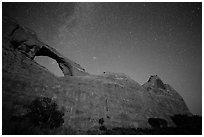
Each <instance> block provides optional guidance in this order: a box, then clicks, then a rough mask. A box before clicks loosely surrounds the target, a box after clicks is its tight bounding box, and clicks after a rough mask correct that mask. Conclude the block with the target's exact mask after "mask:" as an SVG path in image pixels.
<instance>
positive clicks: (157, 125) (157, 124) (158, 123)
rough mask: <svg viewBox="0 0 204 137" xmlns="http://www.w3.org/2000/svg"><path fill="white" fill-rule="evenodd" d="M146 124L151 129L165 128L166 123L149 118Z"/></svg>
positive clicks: (159, 119)
mask: <svg viewBox="0 0 204 137" xmlns="http://www.w3.org/2000/svg"><path fill="white" fill-rule="evenodd" d="M148 123H149V124H150V125H151V126H152V128H166V127H167V122H166V120H164V119H161V118H149V119H148Z"/></svg>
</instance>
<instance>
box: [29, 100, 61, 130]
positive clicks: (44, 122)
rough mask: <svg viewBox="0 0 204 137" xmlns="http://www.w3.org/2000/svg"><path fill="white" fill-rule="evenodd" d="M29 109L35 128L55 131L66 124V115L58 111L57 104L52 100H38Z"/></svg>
mask: <svg viewBox="0 0 204 137" xmlns="http://www.w3.org/2000/svg"><path fill="white" fill-rule="evenodd" d="M28 107H29V109H30V112H29V113H28V117H29V119H30V121H31V122H32V123H33V124H34V125H35V126H39V127H40V128H51V129H54V128H57V127H59V126H61V125H62V124H63V123H64V119H63V115H64V113H63V112H61V111H59V110H57V104H56V103H55V102H53V101H52V100H51V99H50V98H47V97H43V98H37V99H35V100H34V101H32V102H31V104H30V105H29V106H28Z"/></svg>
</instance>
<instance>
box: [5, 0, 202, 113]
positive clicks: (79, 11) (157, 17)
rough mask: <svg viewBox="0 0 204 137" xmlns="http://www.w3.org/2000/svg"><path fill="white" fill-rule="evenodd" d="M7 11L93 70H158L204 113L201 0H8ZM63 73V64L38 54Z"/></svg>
mask: <svg viewBox="0 0 204 137" xmlns="http://www.w3.org/2000/svg"><path fill="white" fill-rule="evenodd" d="M2 5H3V7H2V8H3V14H7V15H9V16H11V17H13V18H15V19H16V20H17V21H18V22H19V23H20V24H21V25H23V26H26V27H28V28H30V29H32V30H34V31H35V32H36V33H37V35H38V37H39V38H40V39H41V40H42V41H43V42H45V43H47V44H48V45H50V46H52V47H54V48H55V49H57V50H58V51H59V52H61V53H62V54H63V55H64V56H66V57H68V58H69V59H71V60H73V61H75V62H77V63H79V64H80V65H81V66H82V67H83V68H85V69H86V71H87V72H89V73H91V74H101V73H103V72H104V71H111V72H122V73H125V74H127V75H128V76H130V77H131V78H132V79H134V80H135V81H137V82H138V83H140V84H144V83H145V82H147V80H148V79H149V77H150V75H158V76H159V77H160V78H161V79H162V81H163V82H164V83H168V84H170V85H171V86H172V87H173V88H174V89H176V90H177V91H178V92H179V93H180V94H181V96H182V97H183V98H184V100H185V101H186V103H187V105H188V107H189V108H190V110H191V111H192V112H193V113H194V114H199V115H201V114H202V107H201V106H202V4H201V3H184V2H183V3H137V2H135V3H3V4H2ZM35 60H36V61H38V62H39V63H40V64H42V65H44V66H46V67H47V68H48V69H49V70H50V71H51V72H53V73H54V74H56V75H58V76H62V75H63V74H62V72H61V70H60V69H59V68H58V65H57V63H56V62H55V61H54V60H51V59H49V58H47V57H37V58H36V59H35Z"/></svg>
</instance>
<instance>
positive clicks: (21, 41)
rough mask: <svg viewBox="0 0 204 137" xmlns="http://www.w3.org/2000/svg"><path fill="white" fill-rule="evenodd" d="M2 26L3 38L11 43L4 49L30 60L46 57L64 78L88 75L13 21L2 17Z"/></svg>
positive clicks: (31, 32)
mask: <svg viewBox="0 0 204 137" xmlns="http://www.w3.org/2000/svg"><path fill="white" fill-rule="evenodd" d="M3 25H4V28H3V32H6V33H4V35H3V37H4V38H6V39H9V41H10V42H11V44H10V47H6V48H13V49H15V50H18V51H20V52H21V53H23V54H25V55H26V56H27V57H28V58H30V59H32V60H33V59H34V58H35V57H36V56H48V57H50V58H52V59H54V60H56V61H57V63H58V65H59V68H60V69H61V70H62V72H63V74H64V76H83V75H88V73H87V72H85V69H84V68H82V67H81V66H80V65H79V64H77V63H75V62H73V61H72V60H69V59H68V58H66V57H64V56H63V55H61V54H60V53H59V52H58V51H57V50H56V49H54V48H52V47H50V46H48V45H46V44H45V43H43V42H42V41H41V40H39V39H38V37H37V35H36V34H35V33H34V32H33V31H32V30H29V29H27V28H25V27H22V26H20V25H19V24H18V23H17V22H16V21H15V20H14V19H12V18H10V17H7V16H3Z"/></svg>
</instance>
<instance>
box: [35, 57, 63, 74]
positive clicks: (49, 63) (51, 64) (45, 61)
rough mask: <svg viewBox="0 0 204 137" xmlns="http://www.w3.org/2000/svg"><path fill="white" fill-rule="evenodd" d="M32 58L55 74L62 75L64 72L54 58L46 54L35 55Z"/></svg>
mask: <svg viewBox="0 0 204 137" xmlns="http://www.w3.org/2000/svg"><path fill="white" fill-rule="evenodd" d="M34 60H35V62H37V63H38V64H40V65H41V66H43V67H45V68H47V69H48V70H49V71H50V72H51V73H53V74H54V75H55V76H58V77H64V74H63V72H62V70H61V69H60V67H59V65H58V63H57V61H56V60H54V59H52V58H50V57H48V56H35V58H34Z"/></svg>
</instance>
